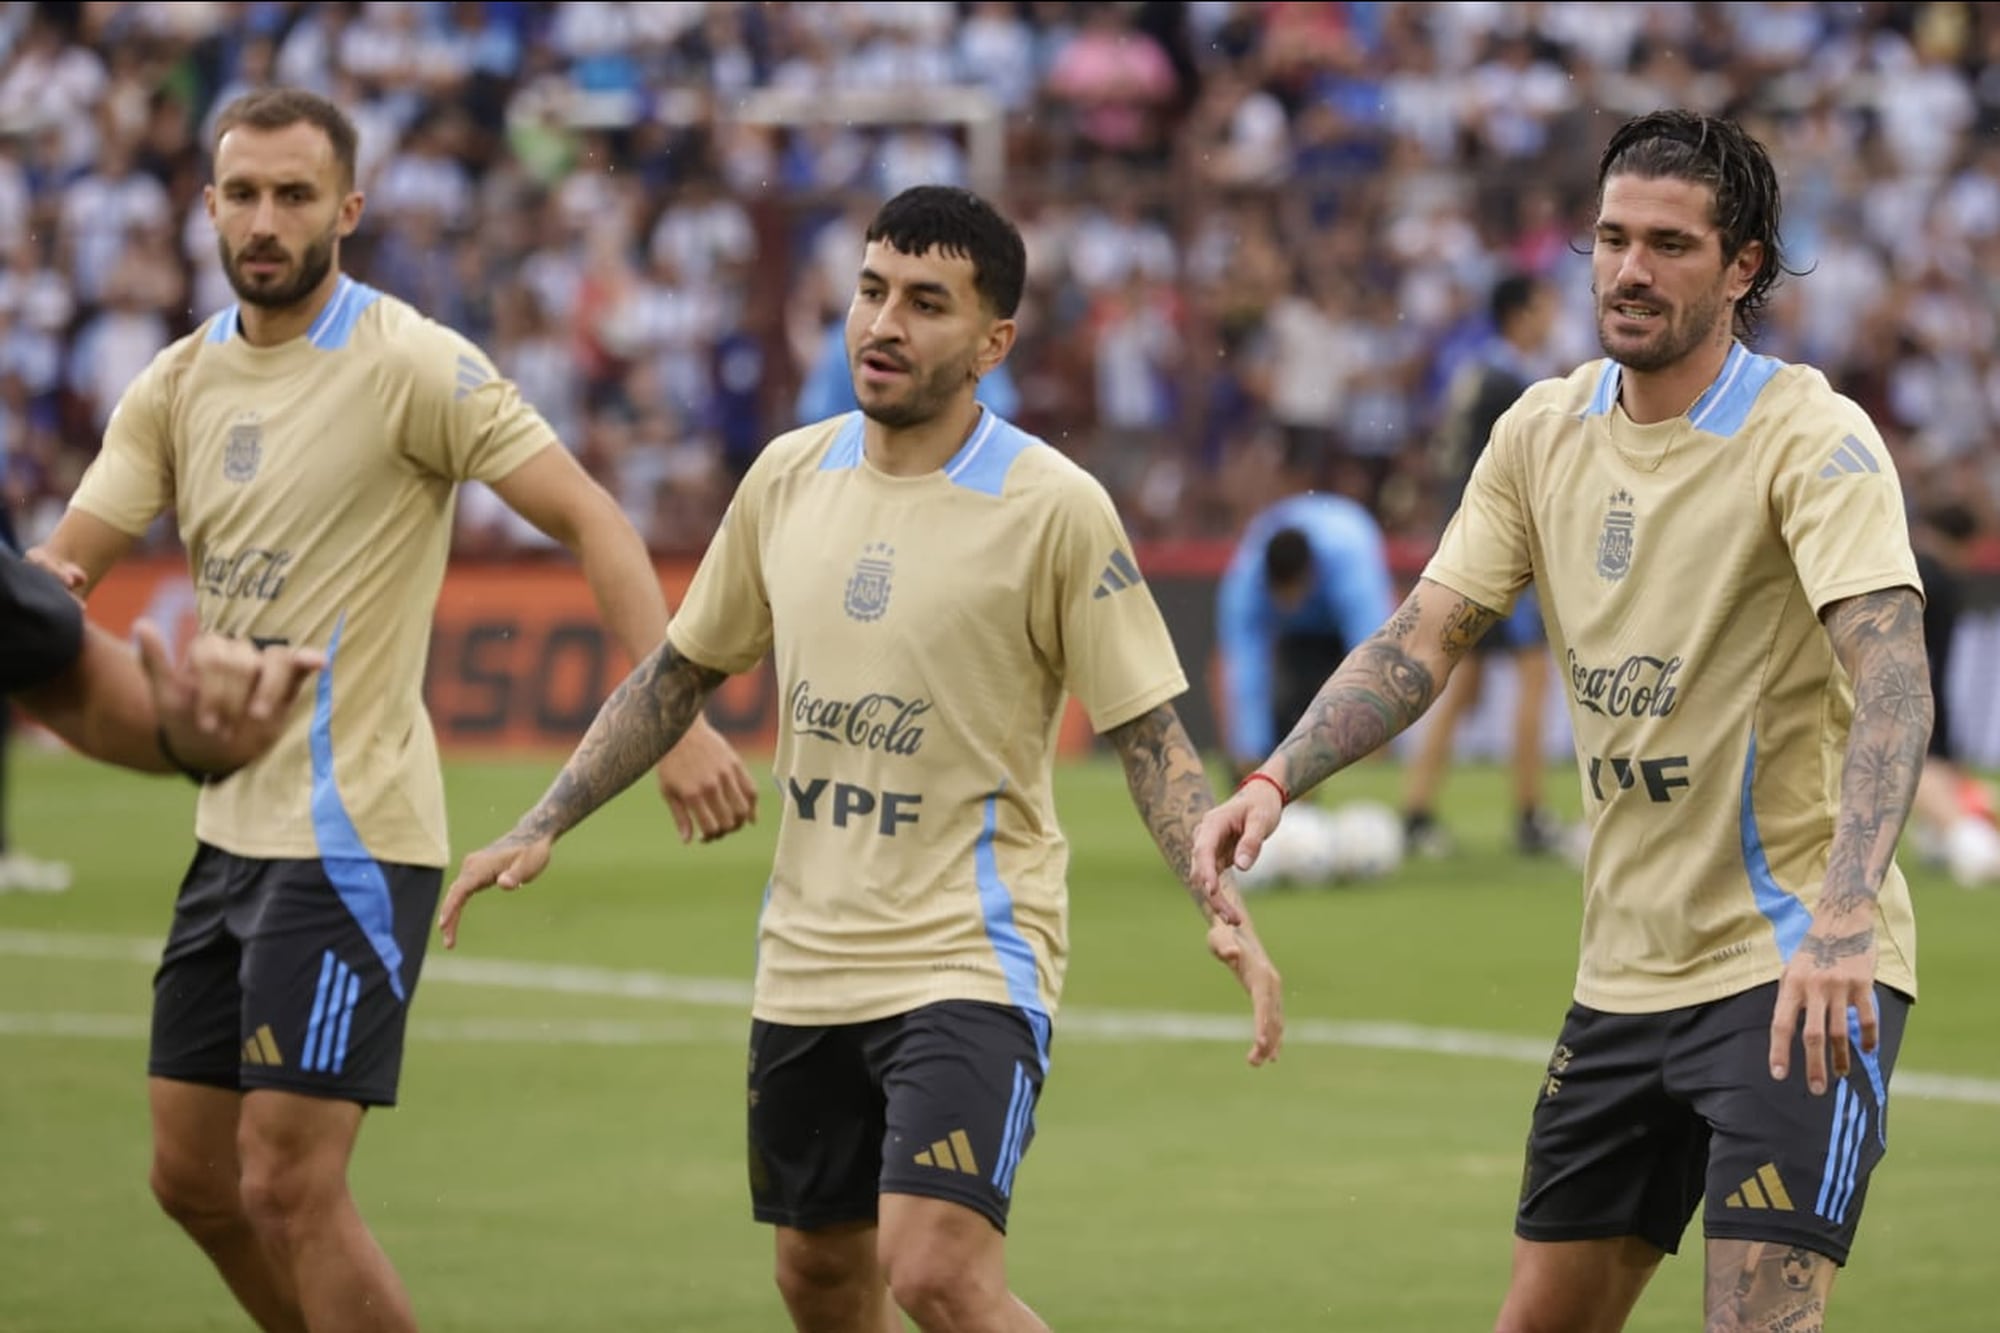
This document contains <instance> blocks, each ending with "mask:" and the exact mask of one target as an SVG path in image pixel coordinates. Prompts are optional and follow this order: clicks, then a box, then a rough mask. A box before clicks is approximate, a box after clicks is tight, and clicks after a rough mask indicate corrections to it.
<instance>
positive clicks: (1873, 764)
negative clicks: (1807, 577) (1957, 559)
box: [1815, 588, 1932, 967]
mask: <svg viewBox="0 0 2000 1333" xmlns="http://www.w3.org/2000/svg"><path fill="white" fill-rule="evenodd" d="M1826 631H1827V635H1828V637H1830V638H1831V639H1832V640H1833V650H1834V653H1835V654H1836V655H1837V656H1838V657H1839V659H1840V664H1841V666H1843V667H1844V668H1846V670H1847V674H1848V677H1849V678H1850V679H1852V680H1853V682H1854V721H1853V723H1852V725H1851V728H1850V730H1849V733H1848V737H1847V755H1846V759H1845V761H1844V763H1843V764H1842V767H1841V771H1840V813H1839V817H1838V819H1837V821H1836V823H1835V825H1834V833H1833V847H1832V850H1831V851H1830V852H1829V854H1828V859H1827V867H1826V887H1825V888H1824V890H1822V892H1821V894H1820V903H1819V909H1820V912H1821V913H1822V914H1823V915H1828V916H1836V917H1839V916H1846V915H1848V914H1849V913H1853V912H1865V913H1868V914H1869V917H1870V926H1869V931H1868V932H1866V933H1870V934H1872V930H1873V923H1872V914H1873V911H1874V906H1875V895H1876V893H1877V892H1879V891H1880V889H1881V887H1882V876H1883V875H1885V874H1887V873H1888V869H1889V864H1890V861H1891V860H1892V859H1893V858H1894V857H1895V854H1896V840H1897V839H1898V838H1899V837H1901V836H1902V832H1903V822H1904V821H1905V820H1906V819H1908V818H1909V814H1910V805H1911V802H1912V801H1914V800H1915V799H1916V792H1917V778H1918V776H1919V775H1920V774H1921V773H1922V771H1923V764H1924V750H1925V748H1926V747H1927V746H1928V745H1929V743H1930V735H1931V713H1932V701H1931V678H1930V663H1929V659H1928V658H1927V657H1926V656H1925V654H1924V613H1923V605H1922V603H1921V602H1920V601H1919V600H1918V598H1917V594H1916V593H1915V592H1914V591H1913V590H1911V589H1909V588H1890V589H1887V590H1885V591H1882V592H1871V593H1865V594H1863V595H1861V596H1859V597H1850V598H1846V599H1844V600H1842V601H1839V602H1836V603H1834V605H1833V606H1831V607H1829V608H1828V609H1827V613H1826ZM1856 938H1858V937H1855V936H1849V937H1847V938H1846V939H1844V940H1829V941H1824V942H1823V947H1822V948H1821V949H1820V950H1818V951H1816V952H1815V961H1816V962H1817V963H1818V964H1819V965H1820V966H1822V967H1824V966H1828V965H1830V964H1831V963H1832V961H1833V960H1834V959H1835V958H1837V957H1840V956H1842V954H1843V953H1848V952H1862V951H1865V949H1866V947H1867V946H1866V944H1865V943H1864V944H1862V945H1861V946H1860V947H1859V948H1848V947H1844V946H1848V945H1850V944H1851V943H1852V941H1853V940H1854V939H1856Z"/></svg>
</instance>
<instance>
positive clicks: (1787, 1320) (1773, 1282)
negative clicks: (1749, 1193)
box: [1702, 1240, 1835, 1333]
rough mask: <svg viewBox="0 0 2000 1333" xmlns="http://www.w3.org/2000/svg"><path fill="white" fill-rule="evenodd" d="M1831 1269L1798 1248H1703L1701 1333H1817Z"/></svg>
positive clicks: (1730, 1243) (1735, 1243)
mask: <svg viewBox="0 0 2000 1333" xmlns="http://www.w3.org/2000/svg"><path fill="white" fill-rule="evenodd" d="M1834 1272H1835V1265H1834V1262H1833V1260H1831V1259H1828V1258H1827V1257H1826V1256H1824V1255H1820V1254H1814V1253H1813V1252H1812V1251H1811V1250H1808V1249H1804V1248H1802V1247H1800V1246H1797V1245H1779V1244H1774V1243H1771V1242H1766V1241H1755V1240H1711V1241H1709V1242H1708V1275H1707V1284H1706V1285H1707V1291H1706V1296H1705V1299H1704V1300H1703V1302H1702V1305H1703V1308H1704V1310H1705V1311H1706V1315H1707V1318H1706V1319H1705V1321H1704V1325H1703V1326H1704V1328H1705V1329H1706V1333H1820V1330H1821V1329H1822V1328H1824V1327H1825V1325H1826V1296H1827V1292H1828V1290H1829V1289H1830V1288H1831V1286H1832V1284H1833V1277H1834Z"/></svg>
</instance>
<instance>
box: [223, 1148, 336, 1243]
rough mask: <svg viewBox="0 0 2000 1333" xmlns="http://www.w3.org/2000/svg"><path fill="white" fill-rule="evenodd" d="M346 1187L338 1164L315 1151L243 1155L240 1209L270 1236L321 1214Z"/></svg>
mask: <svg viewBox="0 0 2000 1333" xmlns="http://www.w3.org/2000/svg"><path fill="white" fill-rule="evenodd" d="M346 1188H347V1184H346V1181H345V1179H344V1178H343V1177H342V1174H341V1171H340V1170H339V1168H338V1165H337V1164H334V1165H332V1166H329V1164H327V1163H325V1162H324V1161H323V1160H322V1159H321V1158H320V1157H318V1156H317V1155H315V1154H311V1153H284V1152H276V1151H269V1150H265V1151H247V1152H245V1153H244V1154H243V1185H242V1196H243V1211H244V1212H245V1213H247V1214H248V1215H249V1217H250V1220H251V1221H252V1222H254V1223H255V1224H256V1226H257V1229H258V1230H259V1231H261V1232H265V1233H267V1234H269V1235H272V1236H282V1235H286V1234H289V1233H292V1232H295V1231H296V1230H298V1229H299V1227H300V1225H301V1224H302V1223H303V1222H305V1221H306V1220H307V1219H310V1218H313V1217H316V1216H320V1215H323V1214H324V1213H325V1212H326V1211H327V1209H328V1208H329V1207H330V1206H331V1205H332V1204H333V1203H334V1202H335V1201H336V1200H337V1199H338V1198H339V1197H340V1196H341V1194H342V1193H344V1192H345V1190H346Z"/></svg>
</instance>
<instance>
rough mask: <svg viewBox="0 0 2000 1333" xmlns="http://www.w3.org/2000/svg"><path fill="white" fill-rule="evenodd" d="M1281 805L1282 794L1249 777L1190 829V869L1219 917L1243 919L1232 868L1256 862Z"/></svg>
mask: <svg viewBox="0 0 2000 1333" xmlns="http://www.w3.org/2000/svg"><path fill="white" fill-rule="evenodd" d="M1284 809H1285V807H1284V801H1283V799H1282V798H1280V797H1279V795H1278V793H1277V792H1276V791H1275V790H1273V789H1272V788H1271V786H1270V784H1269V783H1263V782H1253V783H1251V784H1250V785H1249V786H1247V787H1244V788H1242V789H1241V790H1239V791H1238V792H1237V793H1236V794H1235V795H1234V796H1231V797H1230V798H1229V799H1228V800H1226V801H1224V802H1223V803H1222V804H1221V805H1218V806H1216V807H1215V808H1214V809H1213V810H1210V811H1209V812H1208V813H1207V814H1205V815H1203V816H1202V817H1201V824H1200V825H1199V826H1198V827H1197V828H1196V829H1195V831H1194V850H1193V858H1194V865H1193V866H1192V867H1191V870H1190V873H1191V874H1192V875H1193V880H1194V886H1195V887H1196V888H1198V889H1200V890H1201V892H1202V895H1203V896H1204V897H1206V898H1207V899H1208V905H1209V908H1210V909H1211V910H1212V911H1214V912H1215V914H1216V915H1217V916H1220V917H1221V918H1222V919H1223V920H1225V921H1228V922H1230V923H1232V924H1234V923H1235V922H1237V921H1239V920H1240V919H1241V917H1240V916H1239V915H1238V912H1239V911H1240V907H1239V905H1238V902H1237V898H1236V894H1235V891H1234V890H1233V889H1232V888H1231V887H1230V884H1229V874H1230V872H1231V871H1233V870H1248V869H1249V868H1250V867H1251V866H1254V865H1256V864H1257V855H1258V853H1259V852H1261V851H1263V849H1264V840H1265V839H1266V838H1268V837H1270V836H1271V832H1272V830H1273V829H1276V828H1277V827H1278V819H1279V817H1280V816H1281V815H1283V814H1284Z"/></svg>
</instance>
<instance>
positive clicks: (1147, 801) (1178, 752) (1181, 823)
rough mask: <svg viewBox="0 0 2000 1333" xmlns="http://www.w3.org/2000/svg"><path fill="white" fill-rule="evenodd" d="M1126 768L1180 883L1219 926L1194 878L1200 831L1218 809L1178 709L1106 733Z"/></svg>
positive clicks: (1135, 800)
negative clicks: (1194, 853)
mask: <svg viewBox="0 0 2000 1333" xmlns="http://www.w3.org/2000/svg"><path fill="white" fill-rule="evenodd" d="M1105 739H1106V740H1108V741H1109V742H1111V745H1112V748H1113V749H1115V750H1117V751H1118V758H1119V759H1120V761H1122V762H1123V763H1124V765H1125V786H1126V788H1127V789H1128V790H1129V791H1130V792H1131V793H1132V804H1133V805H1134V806H1136V807H1138V810H1139V817H1140V818H1141V819H1143V820H1145V821H1146V831H1147V832H1149V833H1151V834H1152V835H1153V842H1154V843H1155V844H1156V845H1157V846H1158V847H1159V849H1160V855H1161V856H1164V857H1165V858H1166V859H1167V865H1168V867H1169V868H1170V869H1172V871H1173V872H1174V876H1175V878H1177V879H1179V880H1180V881H1181V882H1182V883H1183V884H1185V885H1186V886H1187V891H1188V896H1189V897H1191V898H1193V899H1194V904H1195V906H1196V907H1198V908H1200V909H1201V914H1202V916H1203V917H1204V918H1206V919H1208V920H1210V921H1213V920H1214V919H1215V915H1216V913H1215V908H1214V907H1213V906H1212V905H1211V904H1210V903H1209V901H1208V895H1207V894H1205V893H1203V892H1202V891H1201V890H1200V889H1199V888H1197V887H1196V886H1195V884H1194V881H1193V879H1192V878H1191V876H1190V874H1189V870H1190V867H1191V866H1192V864H1193V862H1192V859H1191V856H1190V853H1191V852H1192V850H1193V847H1194V830H1195V826H1196V825H1197V824H1199V823H1200V822H1201V817H1202V816H1203V815H1205V814H1207V813H1208V812H1209V809H1210V808H1211V807H1212V806H1214V804H1215V795H1214V793H1213V792H1212V791H1211V790H1210V789H1209V785H1208V774H1207V772H1206V771H1205V770H1204V769H1203V768H1202V763H1201V756H1200V755H1199V754H1197V753H1196V752H1195V748H1194V742H1193V741H1192V740H1190V739H1189V738H1188V734H1187V728H1186V727H1185V726H1183V725H1182V724H1181V720H1180V715H1179V714H1177V713H1176V712H1175V711H1174V708H1173V705H1171V704H1161V705H1160V706H1159V707H1158V708H1155V709H1153V710H1151V711H1150V712H1147V713H1143V714H1141V715H1140V716H1138V717H1136V718H1133V719H1132V720H1131V721H1130V722H1127V723H1125V724H1124V725H1123V726H1120V727H1114V728H1113V729H1112V730H1111V731H1109V732H1107V733H1106V734H1105Z"/></svg>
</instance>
